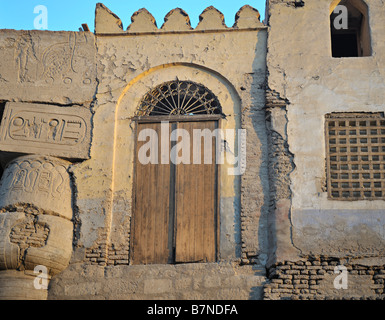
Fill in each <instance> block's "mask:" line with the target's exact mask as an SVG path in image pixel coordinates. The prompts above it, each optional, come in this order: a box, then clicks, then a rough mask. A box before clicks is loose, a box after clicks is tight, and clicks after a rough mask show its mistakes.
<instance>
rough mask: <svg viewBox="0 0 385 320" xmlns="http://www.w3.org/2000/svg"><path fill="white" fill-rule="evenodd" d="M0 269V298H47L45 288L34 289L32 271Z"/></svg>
mask: <svg viewBox="0 0 385 320" xmlns="http://www.w3.org/2000/svg"><path fill="white" fill-rule="evenodd" d="M29 273H30V274H26V273H25V272H24V271H17V270H1V271H0V288H1V290H0V300H47V290H46V289H36V288H35V279H36V275H34V274H33V272H29Z"/></svg>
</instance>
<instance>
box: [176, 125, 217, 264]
mask: <svg viewBox="0 0 385 320" xmlns="http://www.w3.org/2000/svg"><path fill="white" fill-rule="evenodd" d="M178 128H181V129H185V130H187V131H188V132H189V133H190V137H193V130H194V129H200V130H204V129H209V130H210V131H211V132H213V130H215V129H216V122H215V121H205V122H182V123H179V124H178ZM202 140H203V139H202ZM211 142H212V148H211V150H210V149H209V148H207V145H205V144H204V143H203V141H201V147H200V151H201V152H200V160H201V161H200V164H194V163H193V154H194V150H193V149H194V145H193V143H195V144H197V143H199V142H198V141H196V140H193V143H190V158H191V159H190V164H183V163H181V164H178V165H176V208H175V213H176V214H175V217H176V219H175V220H176V221H175V224H176V247H175V249H176V251H175V262H206V261H207V262H209V261H210V262H212V261H215V259H216V229H217V222H216V216H217V215H216V175H217V172H216V163H215V162H216V161H215V139H213V141H211ZM195 151H197V150H195ZM205 152H210V153H211V163H205V161H204V160H205V159H204V158H205ZM206 162H207V161H206Z"/></svg>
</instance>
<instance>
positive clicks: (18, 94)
mask: <svg viewBox="0 0 385 320" xmlns="http://www.w3.org/2000/svg"><path fill="white" fill-rule="evenodd" d="M95 55H96V49H95V43H94V36H93V34H91V33H89V32H44V33H38V32H36V31H20V32H16V31H12V30H7V32H2V31H0V70H1V75H0V92H1V93H0V99H4V100H14V99H16V100H18V99H22V100H27V101H52V102H57V103H63V104H69V103H71V102H73V103H75V102H77V103H82V102H84V101H91V100H92V98H93V95H94V93H95V89H96V67H95ZM37 85H38V86H39V90H36V86H37ZM55 87H56V88H58V90H52V89H54V88H55ZM20 88H24V89H25V90H20ZM59 88H60V90H59Z"/></svg>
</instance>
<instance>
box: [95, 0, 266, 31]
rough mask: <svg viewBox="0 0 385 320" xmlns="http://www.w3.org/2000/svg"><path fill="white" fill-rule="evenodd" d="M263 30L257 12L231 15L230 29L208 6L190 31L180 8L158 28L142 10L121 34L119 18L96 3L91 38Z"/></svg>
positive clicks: (248, 8) (245, 8)
mask: <svg viewBox="0 0 385 320" xmlns="http://www.w3.org/2000/svg"><path fill="white" fill-rule="evenodd" d="M263 27H265V26H264V25H263V24H262V23H261V21H260V14H259V12H258V10H256V9H254V8H253V7H251V6H249V5H245V6H243V7H242V8H241V9H239V11H238V12H237V13H236V15H235V23H234V25H233V26H232V27H228V26H227V25H226V24H225V19H224V15H223V14H222V12H220V11H219V10H218V9H216V8H214V7H213V6H210V7H208V8H206V9H205V10H204V11H203V12H202V13H201V15H200V16H199V23H198V25H197V27H196V28H195V29H194V28H193V27H192V26H191V23H190V17H189V16H188V14H187V13H186V12H185V11H184V10H183V9H181V8H176V9H173V10H171V11H170V12H169V13H167V15H166V16H165V18H164V23H163V24H162V26H161V27H160V28H158V26H157V24H156V21H155V18H154V17H153V16H152V14H151V13H150V12H148V11H147V10H146V9H144V8H143V9H140V10H138V11H136V12H135V13H134V14H133V15H132V17H131V24H130V25H129V26H128V28H127V30H124V28H123V24H122V21H121V20H120V18H119V17H118V16H117V15H116V14H114V13H113V12H112V11H110V10H109V9H108V8H107V7H106V6H105V5H104V4H102V3H98V4H97V6H96V11H95V34H132V33H154V32H156V33H157V32H159V33H162V32H163V33H164V32H194V31H199V32H204V31H217V30H229V31H231V30H239V29H258V28H263Z"/></svg>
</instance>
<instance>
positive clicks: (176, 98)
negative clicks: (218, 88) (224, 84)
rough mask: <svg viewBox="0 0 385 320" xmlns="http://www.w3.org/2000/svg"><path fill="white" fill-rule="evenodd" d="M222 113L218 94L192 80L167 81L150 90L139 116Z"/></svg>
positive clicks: (140, 107) (142, 103)
mask: <svg viewBox="0 0 385 320" xmlns="http://www.w3.org/2000/svg"><path fill="white" fill-rule="evenodd" d="M203 114H222V109H221V106H220V104H219V101H218V99H217V98H216V96H215V95H214V94H213V93H212V92H211V91H210V90H209V89H207V88H206V87H205V86H203V85H201V84H198V83H195V82H192V81H179V80H178V79H176V80H175V81H169V82H165V83H163V84H161V85H159V86H157V87H155V88H154V89H152V90H151V91H149V92H148V93H147V94H146V95H145V96H144V98H143V99H142V101H141V102H140V105H139V108H138V111H137V113H136V115H137V116H174V115H175V116H176V115H178V116H185V115H203Z"/></svg>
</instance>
